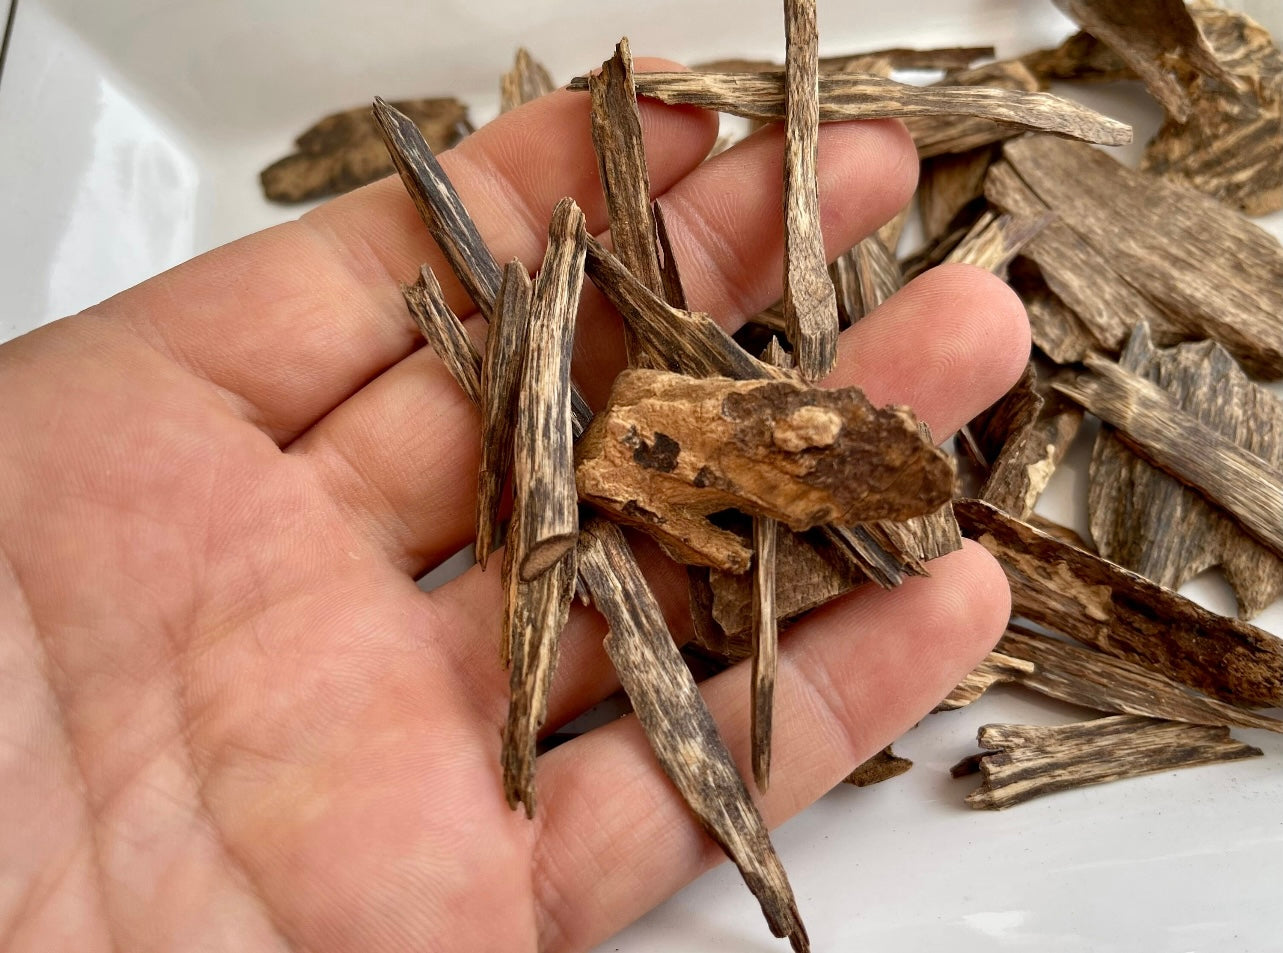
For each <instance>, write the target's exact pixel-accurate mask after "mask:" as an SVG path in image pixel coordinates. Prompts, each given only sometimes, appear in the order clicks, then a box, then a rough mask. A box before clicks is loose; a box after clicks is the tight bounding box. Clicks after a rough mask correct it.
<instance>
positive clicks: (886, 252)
mask: <svg viewBox="0 0 1283 953" xmlns="http://www.w3.org/2000/svg"><path fill="white" fill-rule="evenodd" d="M830 274H831V276H832V280H833V287H834V288H835V289H836V291H837V300H838V318H839V320H840V321H841V323H842V324H843V325H844V326H845V325H851V324H854V323H855V322H857V321H859V320H860V319H862V318H864V317H865V316H866V315H868V314H869V312H871V311H872V310H873V309H874V308H876V307H877V306H878V305H880V304H882V302H884V301H886V299H887V298H889V297H891V296H892V295H893V294H895V293H896V292H897V291H899V290H900V289H901V288H903V287H904V273H903V272H901V271H900V263H899V262H898V261H896V258H895V255H893V254H892V253H891V250H890V249H889V248H888V247H887V246H886V244H885V243H884V242H883V241H882V239H881V238H879V237H878V235H877V233H874V234H872V235H870V236H869V237H868V238H866V239H864V241H862V242H860V243H859V244H858V245H856V246H855V247H854V248H852V249H851V250H850V251H848V252H846V253H845V254H843V255H841V256H839V257H838V259H837V261H835V262H834V263H833V264H832V265H831V266H830Z"/></svg>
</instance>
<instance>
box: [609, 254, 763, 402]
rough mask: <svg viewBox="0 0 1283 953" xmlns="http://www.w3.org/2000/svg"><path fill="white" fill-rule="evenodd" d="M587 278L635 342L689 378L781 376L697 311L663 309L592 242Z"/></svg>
mask: <svg viewBox="0 0 1283 953" xmlns="http://www.w3.org/2000/svg"><path fill="white" fill-rule="evenodd" d="M587 248H588V258H587V262H586V265H585V267H586V269H587V272H588V277H589V278H591V279H592V282H593V284H594V285H596V286H597V288H598V290H600V291H601V293H602V294H604V295H605V296H606V298H607V300H609V301H610V303H611V304H612V305H614V307H615V310H616V311H618V312H619V314H620V316H621V317H623V319H624V323H625V324H626V325H628V326H630V327H632V328H633V329H634V331H635V332H636V334H637V336H638V337H639V338H641V339H643V340H647V341H651V342H653V343H654V345H655V346H656V348H657V349H658V350H660V351H662V352H663V353H665V354H666V355H667V359H668V361H669V362H671V363H672V365H673V366H674V367H675V368H676V369H677V370H679V371H681V372H682V373H684V374H689V375H691V376H692V377H731V378H734V379H736V380H770V379H773V378H780V377H783V376H784V375H783V374H782V373H781V372H780V371H778V370H777V369H776V368H773V367H770V366H769V365H767V364H763V363H762V362H761V361H759V360H757V359H756V358H754V357H753V356H752V355H751V354H749V353H748V352H747V351H745V350H744V349H743V348H742V347H740V346H739V345H738V344H737V343H735V339H734V338H732V337H731V336H730V335H729V334H727V333H726V332H725V331H724V330H722V327H721V325H719V324H718V323H717V322H716V321H714V320H713V319H712V318H710V317H709V316H708V315H706V314H703V313H702V312H698V311H684V310H682V309H680V308H675V307H673V306H672V305H670V304H668V303H667V302H666V301H665V300H664V299H663V298H661V297H660V296H659V295H657V294H655V293H654V292H653V291H652V290H651V289H649V288H647V287H646V286H645V285H644V284H642V282H641V280H640V279H638V278H637V276H636V275H634V274H633V273H632V272H631V271H630V270H629V269H627V268H626V267H624V264H623V262H621V261H620V260H619V259H618V258H617V257H616V256H615V255H613V254H611V252H610V251H608V250H607V249H606V248H605V246H603V245H602V244H601V242H599V241H597V239H595V238H592V237H591V236H590V237H589V238H588V246H587Z"/></svg>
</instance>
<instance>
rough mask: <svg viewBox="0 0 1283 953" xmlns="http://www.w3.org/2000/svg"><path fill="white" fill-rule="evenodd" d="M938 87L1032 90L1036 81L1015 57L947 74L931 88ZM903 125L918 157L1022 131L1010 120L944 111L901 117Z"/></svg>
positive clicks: (961, 149)
mask: <svg viewBox="0 0 1283 953" xmlns="http://www.w3.org/2000/svg"><path fill="white" fill-rule="evenodd" d="M942 86H948V87H952V88H955V89H956V88H959V87H964V86H975V87H980V88H984V89H1007V90H1013V91H1016V92H1024V93H1033V92H1037V90H1038V80H1037V79H1036V78H1035V77H1034V75H1033V74H1032V73H1030V72H1029V70H1028V69H1026V68H1025V66H1024V64H1022V63H1021V62H1020V61H1019V60H1000V61H999V62H997V63H986V64H985V65H984V66H977V67H974V68H973V69H968V70H962V71H960V72H957V73H950V74H948V75H947V76H946V77H945V78H944V79H943V80H941V81H940V82H938V83H935V84H934V87H935V88H939V87H942ZM905 125H906V126H907V127H908V129H909V135H911V136H913V143H914V145H916V146H917V147H918V157H919V158H922V159H929V158H931V157H932V156H939V155H948V154H951V153H959V152H964V153H965V152H971V151H973V150H975V149H978V148H980V147H982V146H988V145H992V144H993V143H995V142H1001V141H1002V140H1004V139H1010V138H1011V137H1012V136H1018V135H1020V134H1021V133H1022V132H1023V131H1024V130H1023V129H1022V128H1021V127H1020V126H1017V125H1014V124H1012V123H1006V122H995V121H994V120H992V119H986V118H984V117H980V116H970V115H949V114H947V113H946V114H942V115H924V116H913V117H910V118H908V119H906V120H905Z"/></svg>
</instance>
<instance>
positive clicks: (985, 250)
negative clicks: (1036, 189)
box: [944, 212, 1052, 279]
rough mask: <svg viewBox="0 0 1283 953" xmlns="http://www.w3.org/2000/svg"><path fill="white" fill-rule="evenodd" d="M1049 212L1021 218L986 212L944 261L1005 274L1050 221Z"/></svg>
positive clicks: (1001, 276) (1001, 275)
mask: <svg viewBox="0 0 1283 953" xmlns="http://www.w3.org/2000/svg"><path fill="white" fill-rule="evenodd" d="M1051 220H1052V216H1051V215H1050V214H1047V215H1043V216H1041V217H1039V218H1034V219H1024V218H1015V217H1013V216H1011V215H995V214H994V213H993V212H985V213H984V214H983V215H981V216H980V217H979V218H978V219H976V221H975V223H974V224H973V225H972V226H971V228H970V230H969V231H968V232H967V234H966V235H964V236H963V238H962V241H960V242H959V243H958V244H957V245H956V246H955V247H954V249H953V251H951V252H949V254H948V255H947V256H946V257H945V259H944V260H945V264H959V265H974V266H975V267H977V268H983V269H984V270H985V271H988V272H992V273H993V274H995V275H997V276H998V277H999V278H1003V279H1005V278H1006V277H1007V266H1008V265H1010V264H1011V262H1012V260H1013V259H1015V257H1016V256H1017V255H1019V254H1020V252H1021V250H1022V249H1023V248H1024V247H1025V246H1026V245H1027V244H1029V242H1031V241H1032V240H1033V239H1034V238H1036V237H1037V236H1038V233H1039V232H1041V231H1042V230H1043V229H1044V228H1046V227H1047V225H1049V224H1050V223H1051Z"/></svg>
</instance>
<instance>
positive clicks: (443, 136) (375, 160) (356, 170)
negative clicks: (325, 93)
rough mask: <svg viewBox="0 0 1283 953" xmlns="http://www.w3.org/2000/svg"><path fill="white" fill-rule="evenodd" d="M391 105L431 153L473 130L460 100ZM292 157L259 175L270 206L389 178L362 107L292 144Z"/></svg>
mask: <svg viewBox="0 0 1283 953" xmlns="http://www.w3.org/2000/svg"><path fill="white" fill-rule="evenodd" d="M394 106H395V107H396V108H397V109H398V110H400V111H401V112H402V113H403V114H405V115H406V116H407V118H408V119H409V120H410V121H411V122H413V123H414V124H415V126H417V127H418V129H419V131H420V133H422V135H423V136H424V137H425V138H426V140H427V142H428V143H429V145H430V148H431V149H432V151H433V152H443V151H444V150H446V149H449V148H450V147H451V146H453V145H455V144H456V143H457V142H458V141H459V140H460V139H462V138H463V137H464V136H465V135H467V134H468V133H469V132H471V131H472V126H471V124H470V123H469V122H468V108H467V107H466V106H465V105H464V104H463V103H461V102H459V100H457V99H452V98H443V99H410V100H405V101H403V102H398V103H395V104H394ZM294 145H295V147H296V148H297V150H298V151H297V152H295V153H293V154H292V155H288V156H286V157H285V158H283V159H279V160H277V161H276V162H273V163H272V164H271V165H269V166H268V167H267V168H266V169H264V170H263V172H262V174H261V175H260V176H259V179H260V181H261V182H262V185H263V194H264V195H266V196H267V198H268V199H270V200H271V201H273V202H306V201H309V200H311V199H320V198H325V197H326V196H329V195H338V194H340V193H342V192H349V191H351V190H352V189H355V188H359V187H361V186H362V185H366V184H367V183H370V182H373V181H374V180H375V179H381V178H383V177H384V176H385V175H391V174H392V172H393V171H394V169H393V165H392V160H391V158H390V157H389V156H388V151H387V149H385V148H384V147H383V143H382V142H381V141H380V139H379V127H378V125H376V123H375V121H374V118H373V117H372V116H371V115H370V111H369V110H368V109H365V108H359V109H349V110H347V111H345V112H341V113H335V114H334V115H332V116H326V117H325V118H324V119H322V120H321V121H320V122H318V123H317V124H316V125H314V126H312V128H310V129H308V130H307V132H305V133H303V134H302V135H301V136H299V137H298V139H297V140H296V141H295V143H294Z"/></svg>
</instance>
